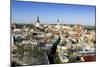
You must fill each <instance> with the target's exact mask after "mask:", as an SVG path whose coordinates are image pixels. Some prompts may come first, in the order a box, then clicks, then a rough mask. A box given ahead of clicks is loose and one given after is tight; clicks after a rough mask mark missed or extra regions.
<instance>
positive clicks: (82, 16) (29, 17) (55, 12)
mask: <svg viewBox="0 0 100 67" xmlns="http://www.w3.org/2000/svg"><path fill="white" fill-rule="evenodd" d="M95 9H96V7H95V6H87V5H73V4H57V3H41V2H20V1H15V0H13V2H12V21H14V22H16V23H35V21H36V19H37V16H39V17H40V23H43V24H45V23H46V24H47V23H49V24H50V23H51V24H56V23H57V19H58V18H59V20H60V23H61V24H82V25H95V23H96V22H95V21H96V19H95V11H96V10H95Z"/></svg>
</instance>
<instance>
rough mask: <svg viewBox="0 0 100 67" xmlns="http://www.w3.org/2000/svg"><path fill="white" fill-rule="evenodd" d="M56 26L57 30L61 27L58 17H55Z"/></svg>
mask: <svg viewBox="0 0 100 67" xmlns="http://www.w3.org/2000/svg"><path fill="white" fill-rule="evenodd" d="M56 28H57V29H58V30H59V29H60V28H61V25H60V21H59V18H58V19H57V24H56Z"/></svg>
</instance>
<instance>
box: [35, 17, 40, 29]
mask: <svg viewBox="0 0 100 67" xmlns="http://www.w3.org/2000/svg"><path fill="white" fill-rule="evenodd" d="M35 26H36V27H38V28H39V27H40V19H39V16H37V20H36V24H35Z"/></svg>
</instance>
